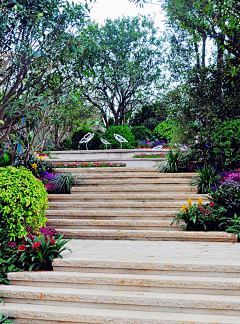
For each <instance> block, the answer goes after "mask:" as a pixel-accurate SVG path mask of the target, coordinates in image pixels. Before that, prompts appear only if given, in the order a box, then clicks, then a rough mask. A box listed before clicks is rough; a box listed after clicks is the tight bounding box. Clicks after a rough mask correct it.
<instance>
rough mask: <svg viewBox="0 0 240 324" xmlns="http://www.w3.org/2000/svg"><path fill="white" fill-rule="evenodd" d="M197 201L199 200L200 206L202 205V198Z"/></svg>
mask: <svg viewBox="0 0 240 324" xmlns="http://www.w3.org/2000/svg"><path fill="white" fill-rule="evenodd" d="M197 202H198V206H201V205H202V198H198V200H197Z"/></svg>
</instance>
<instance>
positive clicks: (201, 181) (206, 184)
mask: <svg viewBox="0 0 240 324" xmlns="http://www.w3.org/2000/svg"><path fill="white" fill-rule="evenodd" d="M196 172H197V173H198V175H197V176H195V177H193V178H192V181H191V183H190V186H197V192H198V193H199V194H205V193H209V192H210V190H211V188H212V187H215V186H217V185H218V183H219V181H220V179H221V176H220V174H218V173H217V171H216V170H215V169H214V168H213V167H212V166H211V165H205V166H204V167H203V168H202V169H198V170H196Z"/></svg>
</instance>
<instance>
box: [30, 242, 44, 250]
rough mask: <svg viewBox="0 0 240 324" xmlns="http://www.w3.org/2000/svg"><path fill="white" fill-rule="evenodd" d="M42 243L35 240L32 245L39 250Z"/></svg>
mask: <svg viewBox="0 0 240 324" xmlns="http://www.w3.org/2000/svg"><path fill="white" fill-rule="evenodd" d="M41 244H42V243H41V242H35V243H33V245H32V247H33V248H34V249H37V250H39V247H40V245H41Z"/></svg>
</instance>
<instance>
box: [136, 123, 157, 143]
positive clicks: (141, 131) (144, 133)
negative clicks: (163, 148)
mask: <svg viewBox="0 0 240 324" xmlns="http://www.w3.org/2000/svg"><path fill="white" fill-rule="evenodd" d="M131 131H132V133H133V135H134V136H135V138H136V140H137V141H139V140H141V141H144V140H150V139H151V138H152V136H153V135H152V131H151V130H150V129H149V128H147V127H145V126H143V125H141V126H133V127H132V128H131Z"/></svg>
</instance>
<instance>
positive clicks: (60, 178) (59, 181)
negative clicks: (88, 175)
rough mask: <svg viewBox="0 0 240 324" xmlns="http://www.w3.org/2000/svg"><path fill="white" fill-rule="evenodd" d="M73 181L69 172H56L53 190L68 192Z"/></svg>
mask: <svg viewBox="0 0 240 324" xmlns="http://www.w3.org/2000/svg"><path fill="white" fill-rule="evenodd" d="M73 183H74V177H73V176H72V174H71V173H69V172H68V173H64V174H58V175H57V176H56V177H55V179H54V191H55V192H56V193H62V194H70V193H71V188H72V185H73Z"/></svg>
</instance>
